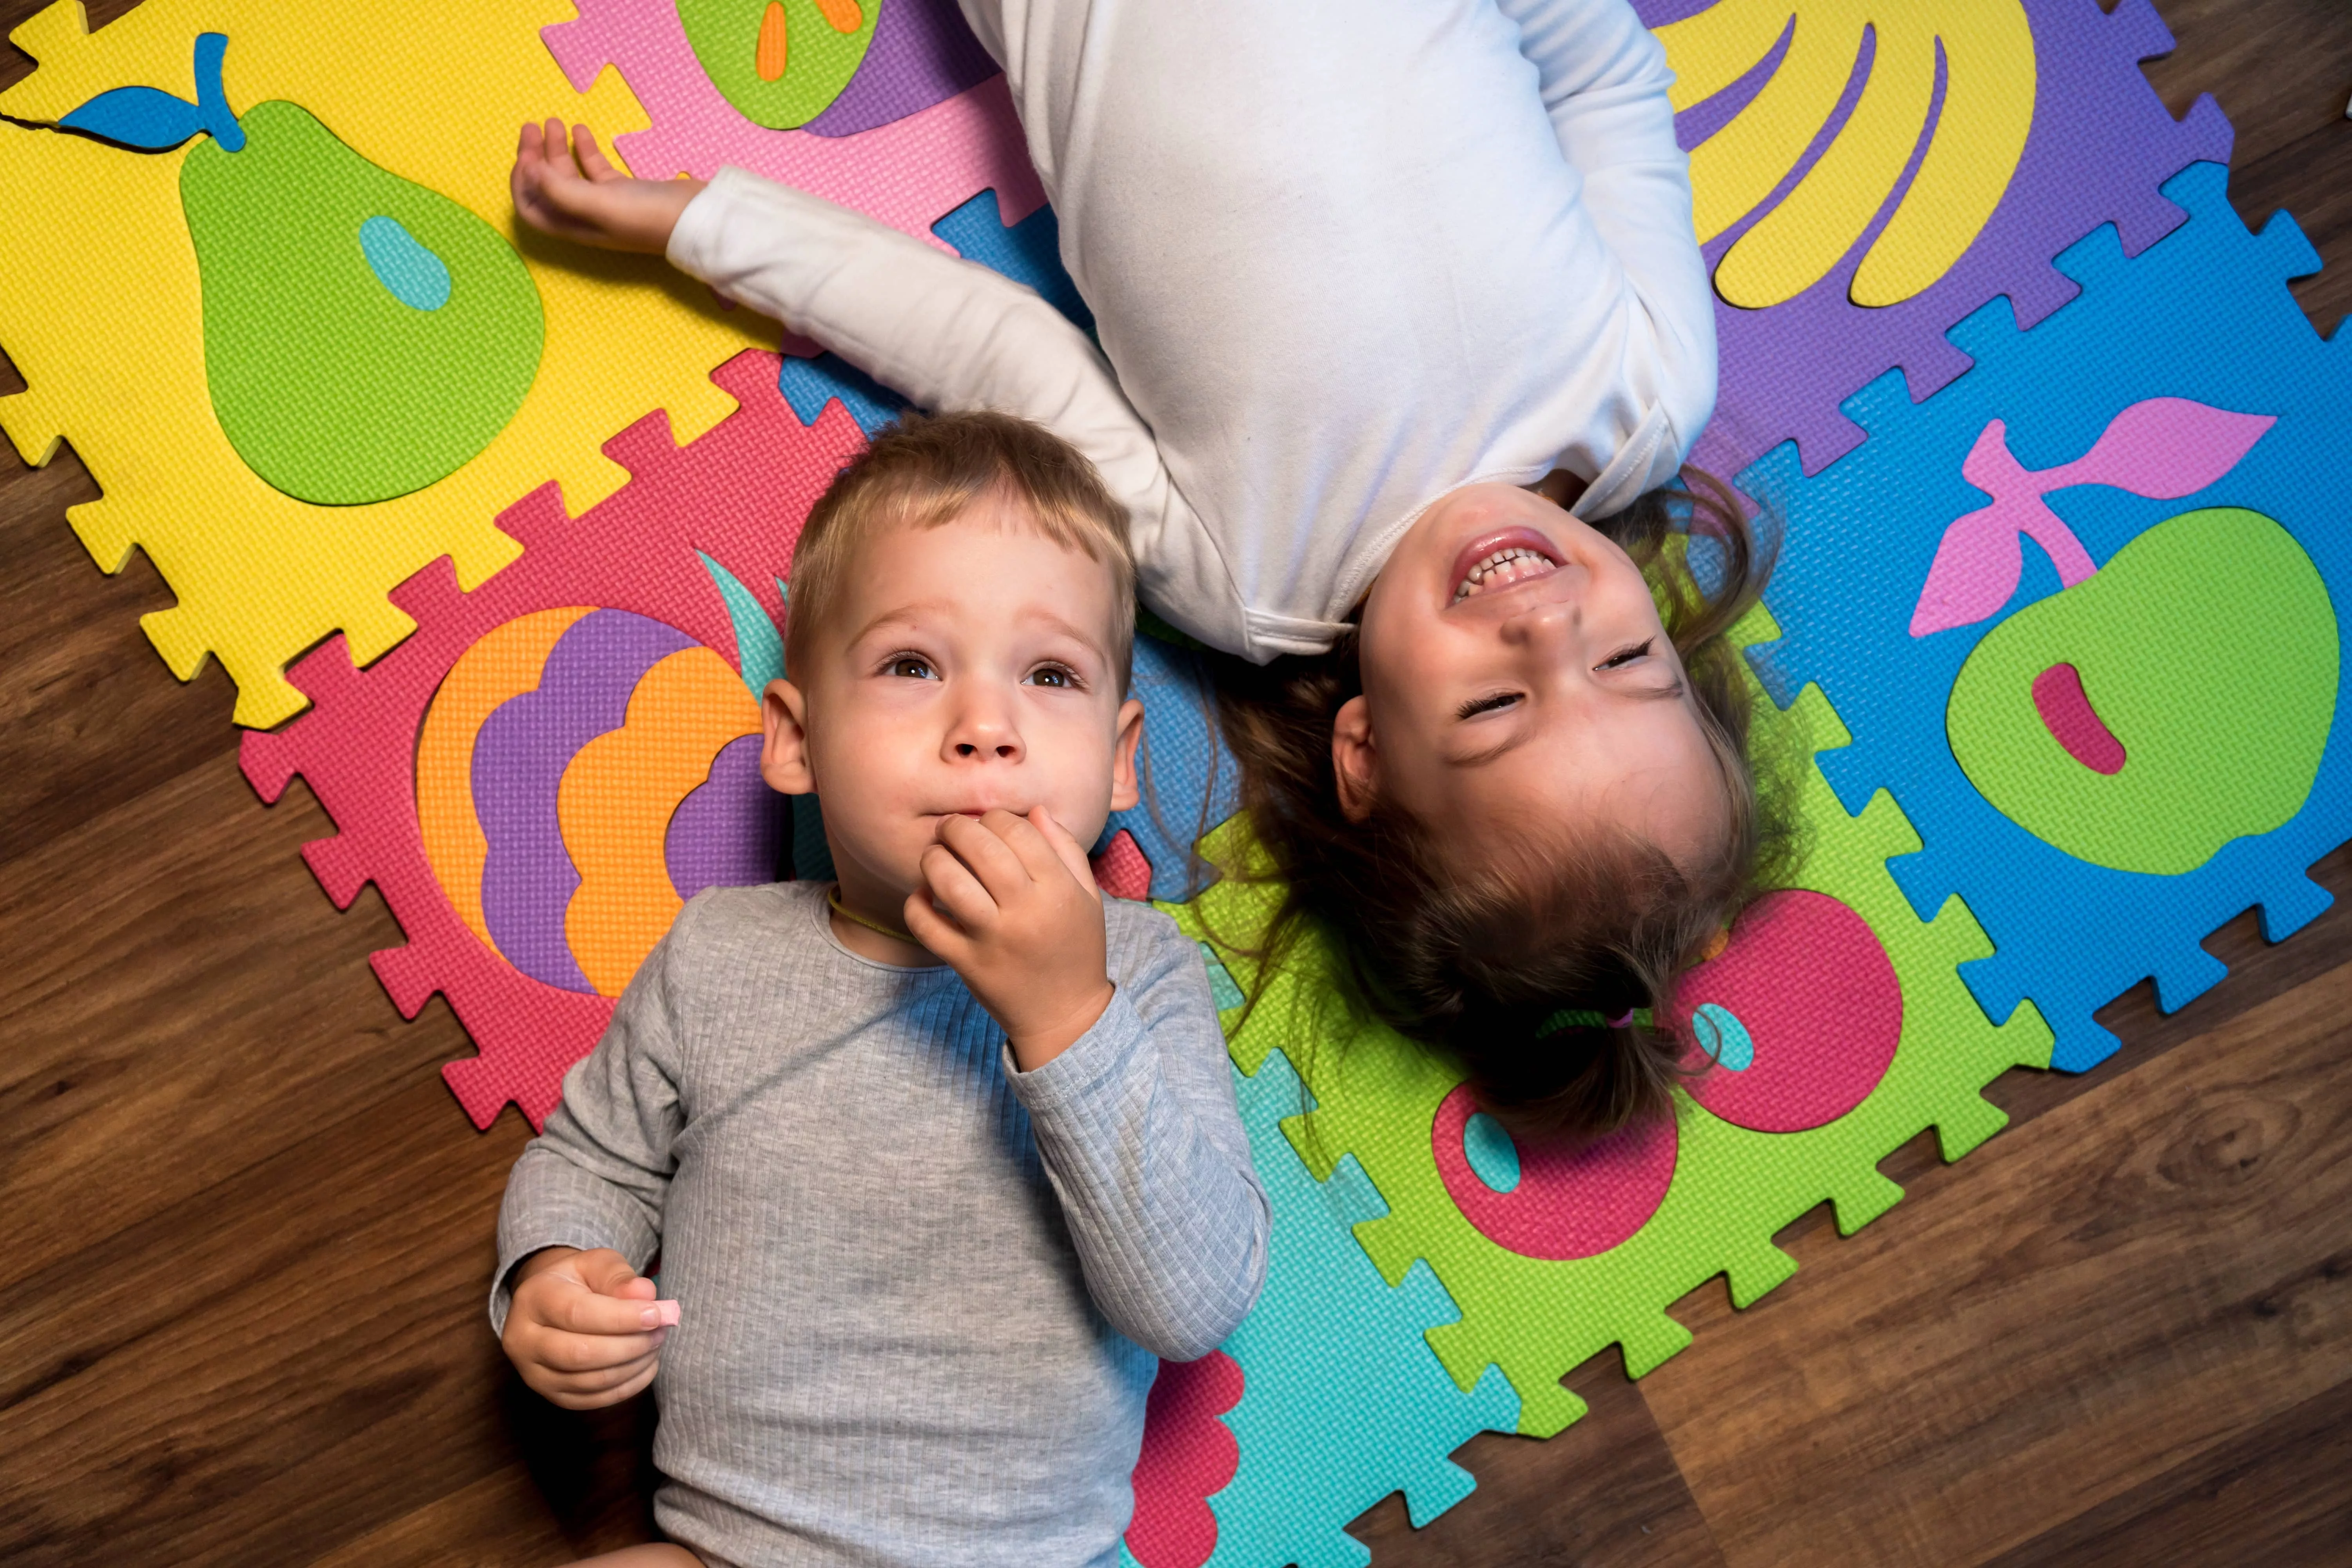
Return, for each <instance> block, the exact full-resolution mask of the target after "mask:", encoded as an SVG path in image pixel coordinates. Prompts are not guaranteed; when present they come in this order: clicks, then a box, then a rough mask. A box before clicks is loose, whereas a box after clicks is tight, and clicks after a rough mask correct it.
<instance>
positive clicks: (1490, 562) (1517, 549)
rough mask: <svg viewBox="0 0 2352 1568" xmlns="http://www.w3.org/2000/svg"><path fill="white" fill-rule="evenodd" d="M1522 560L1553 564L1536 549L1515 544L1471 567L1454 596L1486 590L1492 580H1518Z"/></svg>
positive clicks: (1503, 581)
mask: <svg viewBox="0 0 2352 1568" xmlns="http://www.w3.org/2000/svg"><path fill="white" fill-rule="evenodd" d="M1522 561H1526V562H1532V563H1540V564H1542V565H1546V566H1549V565H1550V564H1551V563H1549V561H1546V560H1545V559H1544V558H1543V557H1542V556H1540V555H1538V554H1537V553H1536V552H1534V551H1532V550H1528V549H1526V548H1525V547H1523V546H1520V545H1513V546H1512V547H1511V548H1509V549H1508V550H1498V551H1496V552H1495V553H1494V554H1492V555H1489V556H1487V557H1486V559H1485V560H1484V561H1481V562H1479V563H1478V564H1476V565H1475V566H1473V567H1472V568H1470V574H1469V575H1468V576H1467V577H1465V578H1464V579H1462V582H1461V584H1460V585H1459V586H1458V587H1456V588H1455V589H1454V597H1455V598H1456V599H1466V598H1468V597H1470V595H1473V594H1476V593H1479V592H1481V591H1482V590H1484V589H1485V588H1486V585H1487V584H1489V583H1490V582H1492V583H1496V584H1504V583H1515V582H1517V581H1518V578H1519V570H1518V563H1520V562H1522Z"/></svg>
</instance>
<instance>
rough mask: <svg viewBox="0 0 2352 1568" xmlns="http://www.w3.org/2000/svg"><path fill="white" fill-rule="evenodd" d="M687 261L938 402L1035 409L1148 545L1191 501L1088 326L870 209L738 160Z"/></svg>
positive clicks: (694, 233)
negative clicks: (765, 174)
mask: <svg viewBox="0 0 2352 1568" xmlns="http://www.w3.org/2000/svg"><path fill="white" fill-rule="evenodd" d="M668 255H669V258H670V260H671V262H672V263H673V264H675V265H676V266H677V268H679V269H680V270H681V271H684V272H687V273H688V274H690V275H691V276H693V277H696V278H699V279H702V280H703V281H704V282H706V283H708V284H709V285H710V286H711V287H712V288H714V289H718V290H719V292H720V293H721V294H724V295H726V296H727V297H728V298H730V299H732V300H740V301H742V302H743V303H745V304H747V305H750V306H751V307H752V308H753V309H755V310H760V311H761V312H763V313H765V314H768V315H772V316H774V317H776V318H777V319H779V320H780V321H783V323H784V324H785V325H786V326H788V327H791V328H792V329H793V331H799V332H804V333H806V334H807V335H808V336H810V337H812V338H814V339H815V340H816V341H817V342H820V343H823V344H824V346H825V347H826V348H828V349H831V350H832V351H833V352H834V353H837V354H839V355H840V356H841V357H842V358H844V359H845V360H847V361H848V362H849V363H852V364H854V365H856V366H857V368H858V369H860V370H862V371H864V372H866V374H868V375H871V376H872V377H874V379H875V380H877V381H878V382H880V383H882V384H884V385H885V386H888V387H892V388H895V389H896V390H898V391H899V392H901V393H904V394H905V395H907V396H908V398H910V399H912V400H913V402H914V403H915V405H917V406H918V407H920V408H927V409H930V410H933V411H935V412H939V413H957V412H962V411H965V410H970V409H993V410H996V411H998V412H1001V413H1005V414H1017V415H1019V416H1022V417H1023V418H1025V419H1033V420H1035V421H1036V422H1037V423H1038V424H1040V425H1043V426H1045V427H1046V428H1047V429H1049V430H1051V431H1053V432H1054V433H1055V435H1057V436H1059V437H1062V438H1063V439H1064V440H1066V441H1067V442H1069V443H1070V444H1071V445H1072V446H1074V447H1076V448H1077V449H1078V450H1079V451H1081V452H1083V453H1085V454H1086V456H1087V458H1089V459H1090V460H1091V461H1092V462H1093V463H1094V465H1095V466H1096V468H1098V469H1100V470H1101V472H1102V476H1103V479H1104V482H1105V483H1107V484H1108V486H1109V487H1110V491H1111V494H1112V495H1114V496H1116V497H1117V498H1118V500H1119V501H1120V503H1121V504H1122V505H1124V506H1125V507H1126V508H1127V510H1128V514H1129V519H1130V523H1131V527H1132V529H1133V531H1135V533H1136V536H1137V537H1136V540H1135V542H1136V545H1137V553H1138V554H1139V555H1141V554H1143V553H1145V550H1144V544H1145V541H1146V537H1147V536H1148V534H1149V533H1150V531H1158V530H1160V529H1161V528H1164V527H1165V526H1166V524H1167V522H1168V521H1169V520H1171V518H1176V517H1180V516H1181V517H1189V515H1190V512H1189V509H1188V508H1187V507H1186V504H1185V502H1184V500H1183V498H1182V497H1181V496H1180V495H1179V494H1178V493H1177V491H1176V489H1175V486H1174V484H1173V483H1172V482H1171V480H1170V479H1169V476H1168V470H1167V468H1165V467H1164V466H1162V464H1161V462H1160V449H1159V447H1158V446H1157V444H1156V443H1154V441H1153V440H1152V437H1151V431H1150V428H1149V427H1148V426H1145V425H1144V423H1143V421H1142V420H1141V419H1139V417H1137V416H1136V413H1135V410H1134V408H1133V406H1131V405H1129V402H1128V400H1127V397H1126V395H1124V394H1123V393H1121V392H1120V391H1119V389H1118V382H1117V381H1116V380H1115V379H1113V377H1112V375H1111V371H1110V366H1109V365H1108V363H1106V362H1105V361H1104V359H1103V357H1102V354H1101V352H1100V351H1099V350H1097V348H1096V347H1095V345H1094V343H1093V342H1091V341H1090V340H1088V338H1087V335H1086V333H1084V332H1082V331H1079V330H1078V329H1077V327H1076V326H1075V325H1074V324H1073V323H1072V322H1071V321H1069V319H1068V318H1067V317H1066V316H1064V315H1063V314H1062V313H1061V312H1060V311H1058V310H1055V309H1054V307H1053V306H1051V305H1048V304H1047V303H1045V300H1043V299H1041V298H1040V297H1039V296H1038V294H1037V292H1036V291H1035V290H1034V289H1028V288H1025V287H1024V286H1023V285H1021V284H1018V283H1015V282H1013V280H1012V279H1009V278H1006V277H1004V276H1003V275H1002V274H1000V273H996V272H992V271H991V270H989V269H988V268H985V267H982V266H979V265H977V264H976V263H973V262H970V261H965V260H962V259H961V258H957V257H954V256H950V255H949V254H948V253H947V252H945V251H942V250H940V249H939V248H937V247H933V246H929V245H926V244H924V243H923V242H922V241H920V240H919V239H916V238H913V237H910V236H908V235H905V234H901V233H899V232H898V230H897V229H895V228H891V227H889V226H887V225H885V224H881V223H877V222H876V221H875V220H874V219H872V218H869V217H867V216H865V215H864V214H863V213H857V212H853V211H851V210H850V209H849V208H847V207H844V206H840V205H835V203H832V202H829V201H826V200H825V199H824V198H823V197H821V196H813V195H809V194H808V193H807V192H805V191H797V190H793V189H792V188H791V187H790V186H786V185H780V184H774V183H772V182H771V181H768V180H763V179H761V178H760V177H759V176H758V175H756V174H747V173H745V172H744V171H743V170H740V169H735V168H724V169H721V170H719V173H718V174H717V175H716V176H714V177H713V178H712V179H711V181H710V184H709V188H708V189H706V190H704V191H703V192H702V193H701V194H700V195H698V196H696V197H695V198H694V200H693V201H692V202H691V203H690V204H688V205H687V207H686V208H685V210H684V212H683V214H682V216H680V217H679V218H678V220H677V226H676V227H675V229H674V230H673V231H672V232H671V234H670V237H669V246H668Z"/></svg>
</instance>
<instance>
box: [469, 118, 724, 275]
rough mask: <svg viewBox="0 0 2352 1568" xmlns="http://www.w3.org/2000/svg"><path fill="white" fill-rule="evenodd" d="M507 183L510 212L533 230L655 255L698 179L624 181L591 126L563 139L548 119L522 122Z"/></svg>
mask: <svg viewBox="0 0 2352 1568" xmlns="http://www.w3.org/2000/svg"><path fill="white" fill-rule="evenodd" d="M508 184H509V186H510V187H511V188H512V189H513V191H514V205H515V211H517V212H518V213H520V214H521V215H522V219H523V221H524V222H525V223H527V224H529V225H530V226H532V227H533V228H538V229H544V230H546V231H547V232H548V233H549V234H558V235H562V236H563V237H565V238H567V239H576V240H579V241H580V242H582V243H583V244H584V245H595V246H602V247H604V248H605V249H607V250H642V251H651V252H653V253H655V254H656V255H658V254H660V253H661V252H662V251H664V250H667V249H668V248H669V232H670V230H672V229H674V228H676V227H677V215H678V214H680V213H682V212H684V211H685V210H686V204H687V203H688V202H690V201H692V200H693V199H694V198H695V195H696V194H697V193H698V192H699V191H700V190H701V189H702V187H703V185H704V184H706V182H704V181H701V180H635V179H631V178H630V177H629V176H628V175H626V174H623V173H621V171H620V170H618V169H616V168H614V167H613V165H612V163H611V162H610V161H609V160H607V159H606V158H605V156H604V150H603V149H602V148H600V147H598V146H597V145H596V133H595V132H593V131H591V130H589V129H588V127H586V126H585V125H580V126H575V127H573V128H572V134H571V137H570V138H569V140H567V139H566V137H565V134H564V129H563V121H561V120H551V121H548V122H547V123H546V124H545V125H543V126H541V125H526V126H524V127H523V128H522V141H521V142H520V145H518V146H517V147H516V148H515V162H514V173H513V174H511V175H509V179H508Z"/></svg>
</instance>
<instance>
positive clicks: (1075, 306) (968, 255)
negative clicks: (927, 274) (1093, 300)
mask: <svg viewBox="0 0 2352 1568" xmlns="http://www.w3.org/2000/svg"><path fill="white" fill-rule="evenodd" d="M931 232H932V233H933V234H936V235H938V236H939V237H940V238H941V239H944V240H946V241H947V242H948V243H949V244H950V245H952V246H954V247H955V248H956V254H957V255H959V256H961V257H962V258H964V259H965V260H966V261H977V262H979V263H980V264H981V265H982V267H987V268H993V269H994V270H996V271H998V272H1002V273H1003V274H1004V276H1006V277H1007V278H1010V279H1013V281H1014V282H1015V283H1025V284H1027V285H1028V286H1029V287H1030V288H1032V289H1035V290H1037V292H1038V293H1039V294H1040V295H1042V296H1043V297H1044V298H1045V303H1047V304H1048V305H1051V306H1053V307H1054V309H1055V310H1059V311H1061V312H1062V314H1064V315H1065V316H1067V317H1069V318H1070V320H1071V321H1076V323H1077V324H1078V326H1079V327H1080V329H1082V330H1083V331H1087V332H1092V331H1094V330H1095V316H1094V312H1093V311H1092V310H1087V302H1086V301H1085V300H1081V299H1080V298H1078V286H1077V285H1076V283H1073V282H1071V281H1070V275H1069V273H1068V272H1067V271H1066V270H1064V268H1063V267H1062V228H1061V225H1060V223H1059V222H1057V221H1056V220H1055V216H1054V209H1053V208H1052V207H1048V206H1041V207H1039V208H1038V209H1037V210H1036V211H1035V212H1033V213H1031V214H1030V215H1029V216H1027V217H1024V218H1023V219H1022V220H1021V221H1020V222H1019V223H1016V224H1014V225H1013V226H1011V227H1009V228H1008V227H1007V226H1005V223H1004V214H1003V208H1001V207H999V206H998V205H996V193H995V192H994V191H982V192H981V193H980V195H976V196H974V197H972V198H971V200H970V201H968V202H966V203H964V204H963V205H961V206H960V207H958V208H956V210H955V211H953V212H951V213H950V214H948V216H945V217H943V218H941V219H940V221H939V222H937V223H935V224H933V225H931Z"/></svg>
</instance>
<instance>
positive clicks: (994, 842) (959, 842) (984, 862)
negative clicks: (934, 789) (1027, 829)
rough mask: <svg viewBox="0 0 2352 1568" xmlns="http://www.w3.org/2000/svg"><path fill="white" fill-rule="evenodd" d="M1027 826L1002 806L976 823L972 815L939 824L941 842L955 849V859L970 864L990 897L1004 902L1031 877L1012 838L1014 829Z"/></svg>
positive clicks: (953, 818) (950, 819)
mask: <svg viewBox="0 0 2352 1568" xmlns="http://www.w3.org/2000/svg"><path fill="white" fill-rule="evenodd" d="M1021 826H1026V824H1024V823H1023V822H1022V820H1021V819H1020V818H1019V817H1017V816H1013V814H1012V813H1011V812H1009V811H1006V810H1003V808H1001V807H1000V808H998V809H997V810H994V811H992V812H990V813H989V814H988V815H987V816H983V817H982V818H980V819H979V820H978V821H976V822H975V821H974V820H972V819H971V817H969V816H950V817H948V818H946V819H945V820H944V821H942V822H941V823H940V843H942V844H944V845H946V846H947V847H949V848H950V849H952V850H954V851H955V855H956V858H957V859H959V860H961V861H962V862H963V863H964V864H965V865H967V866H969V867H971V871H972V875H973V876H975V877H978V878H979V879H980V880H981V885H982V886H983V887H985V888H986V889H988V891H989V894H990V896H991V897H992V898H994V899H995V900H997V901H998V902H999V903H1002V902H1003V901H1004V900H1006V899H1009V898H1011V897H1012V896H1013V894H1015V893H1016V892H1018V891H1020V889H1022V888H1023V887H1024V886H1025V885H1026V884H1027V883H1028V882H1029V881H1031V880H1032V873H1031V871H1030V868H1029V867H1028V865H1027V864H1026V862H1025V861H1024V859H1023V858H1022V856H1021V853H1020V851H1019V850H1017V849H1015V848H1014V847H1013V844H1012V840H1011V837H1010V834H1011V830H1012V829H1013V828H1015V827H1021Z"/></svg>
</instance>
